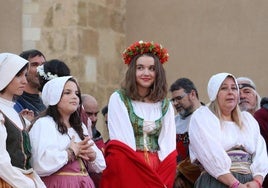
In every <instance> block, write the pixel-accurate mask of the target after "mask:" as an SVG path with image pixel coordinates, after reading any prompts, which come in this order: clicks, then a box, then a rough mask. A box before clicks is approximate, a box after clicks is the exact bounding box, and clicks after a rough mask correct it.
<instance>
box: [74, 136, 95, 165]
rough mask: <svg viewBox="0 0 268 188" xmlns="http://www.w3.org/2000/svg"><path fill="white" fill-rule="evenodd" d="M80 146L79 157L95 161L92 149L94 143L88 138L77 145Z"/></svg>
mask: <svg viewBox="0 0 268 188" xmlns="http://www.w3.org/2000/svg"><path fill="white" fill-rule="evenodd" d="M78 144H79V146H80V153H79V157H81V158H82V159H85V160H87V161H94V160H95V159H96V152H95V151H94V149H93V147H92V146H93V145H94V142H93V140H91V139H90V138H89V137H85V139H84V140H83V141H81V142H79V143H78Z"/></svg>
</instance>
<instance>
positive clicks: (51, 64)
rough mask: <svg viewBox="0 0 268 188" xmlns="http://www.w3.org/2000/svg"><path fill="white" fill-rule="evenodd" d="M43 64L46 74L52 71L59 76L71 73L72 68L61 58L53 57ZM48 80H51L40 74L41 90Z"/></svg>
mask: <svg viewBox="0 0 268 188" xmlns="http://www.w3.org/2000/svg"><path fill="white" fill-rule="evenodd" d="M43 66H44V72H45V74H47V73H48V72H50V74H52V75H57V76H58V77H61V76H70V75H71V71H70V68H69V67H68V66H67V65H66V63H64V62H63V61H61V60H59V59H51V60H49V61H46V62H45V63H44V65H43ZM48 81H49V80H46V79H45V78H44V77H42V76H39V83H40V87H39V91H42V89H43V87H44V85H45V83H47V82H48Z"/></svg>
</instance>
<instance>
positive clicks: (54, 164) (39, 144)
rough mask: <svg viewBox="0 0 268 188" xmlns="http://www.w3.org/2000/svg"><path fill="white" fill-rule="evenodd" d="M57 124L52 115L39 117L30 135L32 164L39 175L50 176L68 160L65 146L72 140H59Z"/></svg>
mask: <svg viewBox="0 0 268 188" xmlns="http://www.w3.org/2000/svg"><path fill="white" fill-rule="evenodd" d="M59 134H61V133H59V132H58V131H57V129H56V124H55V122H54V121H53V119H52V118H50V117H43V118H40V119H38V120H37V121H36V122H35V123H34V125H33V127H32V128H31V130H30V132H29V135H30V140H31V145H32V164H33V167H34V169H35V171H36V172H37V173H38V175H39V176H49V175H51V174H52V173H54V172H56V171H58V170H59V169H60V168H61V167H63V166H64V165H65V164H67V162H68V154H67V151H66V150H65V148H66V147H67V145H68V144H69V142H70V140H69V138H68V137H66V141H65V140H64V139H61V140H59Z"/></svg>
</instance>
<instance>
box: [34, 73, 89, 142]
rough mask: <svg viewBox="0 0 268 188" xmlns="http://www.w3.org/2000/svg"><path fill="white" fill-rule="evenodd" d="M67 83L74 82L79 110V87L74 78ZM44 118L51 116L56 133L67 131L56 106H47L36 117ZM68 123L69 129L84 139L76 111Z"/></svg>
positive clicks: (65, 132) (80, 101)
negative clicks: (54, 123)
mask: <svg viewBox="0 0 268 188" xmlns="http://www.w3.org/2000/svg"><path fill="white" fill-rule="evenodd" d="M68 81H72V82H74V83H75V84H76V86H77V88H78V94H77V96H78V98H79V104H80V108H81V103H82V100H81V91H80V88H79V86H78V84H77V82H76V80H75V79H74V78H70V79H69V80H68ZM68 81H67V82H68ZM44 116H51V117H52V118H53V120H54V121H55V122H56V124H57V125H58V131H59V132H60V133H61V134H67V132H68V129H67V127H66V126H65V124H64V122H63V120H62V117H61V114H60V112H59V110H58V106H57V104H56V105H53V106H48V108H47V109H46V110H45V111H44V112H42V113H41V114H40V116H38V118H40V117H44ZM38 118H37V119H38ZM37 119H36V120H37ZM36 120H35V121H36ZM35 121H34V122H35ZM34 122H33V123H32V125H31V127H32V126H33V124H34ZM69 122H70V125H71V127H72V128H73V129H74V130H75V131H76V132H77V134H78V135H79V137H80V139H81V140H83V139H84V138H85V135H84V134H83V128H82V121H81V119H80V115H79V113H78V110H76V111H75V112H73V113H72V114H71V115H70V119H69ZM31 127H30V129H31Z"/></svg>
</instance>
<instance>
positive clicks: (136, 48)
mask: <svg viewBox="0 0 268 188" xmlns="http://www.w3.org/2000/svg"><path fill="white" fill-rule="evenodd" d="M145 53H152V54H154V55H156V56H157V57H158V58H159V60H160V62H161V63H162V64H164V63H165V62H167V61H168V57H169V55H168V52H167V49H165V48H163V47H162V46H161V44H158V43H154V42H143V41H142V40H141V41H139V42H134V43H133V44H132V45H130V46H129V47H128V48H126V49H125V50H124V52H123V54H122V57H123V60H124V62H125V64H127V65H129V64H130V61H131V59H132V58H133V57H135V56H136V55H139V54H145Z"/></svg>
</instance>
